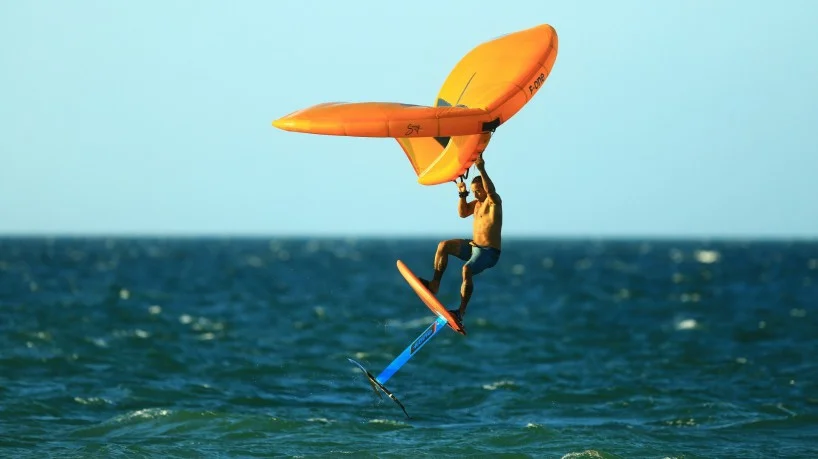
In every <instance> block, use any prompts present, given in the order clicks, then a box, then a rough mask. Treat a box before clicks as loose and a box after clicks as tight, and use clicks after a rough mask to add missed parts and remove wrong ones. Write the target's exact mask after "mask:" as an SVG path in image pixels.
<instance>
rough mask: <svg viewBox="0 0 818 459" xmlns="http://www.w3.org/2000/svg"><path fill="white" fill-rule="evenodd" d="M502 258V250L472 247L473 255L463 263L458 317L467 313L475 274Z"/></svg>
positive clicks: (460, 317)
mask: <svg viewBox="0 0 818 459" xmlns="http://www.w3.org/2000/svg"><path fill="white" fill-rule="evenodd" d="M499 258H500V252H499V251H497V250H494V249H485V248H481V247H474V248H473V249H472V256H471V258H470V259H469V261H467V262H466V264H464V265H463V284H462V285H461V287H460V309H459V310H458V313H459V314H458V315H459V317H458V319H461V320H462V318H463V316H465V315H466V308H467V307H468V304H469V300H470V299H471V294H472V292H473V291H474V282H473V281H472V279H473V278H474V276H476V275H478V274H480V273H481V272H483V271H485V270H486V269H489V268H491V267H493V266H494V265H496V264H497V260H498V259H499Z"/></svg>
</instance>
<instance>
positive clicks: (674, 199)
mask: <svg viewBox="0 0 818 459" xmlns="http://www.w3.org/2000/svg"><path fill="white" fill-rule="evenodd" d="M481 5H483V6H481ZM541 23H548V24H551V25H552V26H553V27H554V28H555V29H556V31H557V34H558V37H559V53H558V56H557V59H556V62H555V64H554V67H553V70H552V73H551V75H550V76H549V77H548V79H547V80H546V82H545V85H544V87H543V88H542V89H541V90H540V91H539V93H538V94H537V96H536V97H535V98H534V99H533V100H532V101H531V102H530V103H529V104H527V105H526V106H525V107H524V108H523V109H522V110H521V111H520V112H519V113H517V114H516V115H515V116H514V117H513V118H512V119H511V120H509V121H508V122H506V123H505V124H504V125H502V126H501V127H500V128H499V129H498V130H497V132H496V133H495V134H494V136H493V138H492V141H491V143H490V145H489V147H488V149H487V150H486V152H485V153H484V159H485V162H486V171H487V172H488V174H489V176H490V177H491V178H492V180H493V182H494V183H495V185H496V188H497V192H498V193H499V194H500V196H501V197H502V199H503V204H504V223H503V234H504V235H506V236H521V237H532V236H537V237H671V238H674V237H696V238H699V237H713V238H770V237H772V238H792V237H799V238H800V237H809V238H815V237H817V236H818V135H816V134H818V39H816V35H815V28H816V24H818V2H813V1H810V0H802V1H797V0H782V1H781V2H771V1H763V2H762V1H752V0H745V1H730V0H718V1H712V0H685V1H682V0H668V1H662V2H655V1H649V0H643V1H618V2H602V1H576V0H566V1H559V2H557V1H548V2H543V1H534V0H531V1H525V2H524V1H513V0H506V1H503V2H488V3H485V4H481V3H480V2H475V1H462V0H447V1H429V0H417V1H414V0H413V1H412V2H383V1H371V0H360V1H350V2H330V1H309V2H308V1H304V2H303V3H298V2H273V1H261V0H259V1H254V0H243V1H241V2H227V1H220V2H216V1H209V0H205V1H192V0H191V1H176V0H171V1H162V2H160V1H156V0H153V1H144V2H110V1H103V0H99V1H88V0H76V1H73V2H45V1H26V2H22V1H19V2H18V1H3V2H0V62H2V71H0V234H15V235H19V234H48V235H253V236H255V235H279V236H315V235H341V236H351V237H354V236H379V235H383V236H430V235H434V236H441V237H447V238H448V237H469V236H470V233H471V224H472V221H471V219H461V218H459V217H458V215H457V187H456V186H455V184H454V183H447V184H442V185H436V186H424V185H420V184H418V183H417V177H416V175H415V174H414V171H413V170H412V168H411V165H410V163H409V161H408V159H407V158H406V156H405V154H404V153H403V151H402V150H401V149H400V147H399V145H398V144H397V142H395V140H394V139H389V138H386V139H377V138H353V137H338V136H320V135H310V134H301V133H293V132H286V131H282V130H279V129H276V128H274V127H272V125H271V123H272V121H273V120H274V119H277V118H279V117H281V116H283V115H286V114H288V113H290V112H292V111H294V110H297V109H301V108H305V107H308V106H311V105H314V104H318V103H322V102H329V101H347V102H357V101H391V102H404V103H414V104H424V105H432V104H433V103H434V99H435V96H436V95H437V92H438V90H439V88H440V86H441V85H442V83H443V81H444V79H445V78H446V76H447V75H448V73H449V71H450V70H451V69H452V68H453V66H454V65H455V63H456V62H457V61H458V60H459V59H460V58H461V57H462V56H463V55H465V54H466V53H467V52H468V51H470V50H471V49H472V48H473V47H475V46H477V45H478V44H480V43H482V42H484V41H487V40H490V39H493V38H495V37H497V36H500V35H503V34H506V33H510V32H514V31H517V30H522V29H526V28H529V27H533V26H535V25H538V24H541ZM471 175H472V176H473V175H476V172H475V170H474V169H472V171H471Z"/></svg>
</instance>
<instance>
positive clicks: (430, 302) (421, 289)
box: [398, 260, 466, 335]
mask: <svg viewBox="0 0 818 459" xmlns="http://www.w3.org/2000/svg"><path fill="white" fill-rule="evenodd" d="M398 271H400V273H401V274H402V275H403V277H404V278H405V279H406V282H408V283H409V286H410V287H412V290H414V291H415V293H417V295H418V296H419V297H420V299H421V300H423V302H424V303H425V304H426V306H427V307H428V308H429V309H431V310H432V312H434V313H435V314H437V315H439V316H441V317H443V318H444V319H446V322H448V323H449V326H450V327H452V329H453V330H454V331H456V332H457V333H460V334H461V335H465V334H466V329H465V328H463V326H462V325H460V324H458V323H457V320H456V319H455V318H454V316H452V315H451V314H450V313H449V311H447V310H446V308H445V307H443V305H442V304H441V303H440V301H438V299H437V298H435V296H434V294H432V292H430V291H429V289H427V288H426V287H425V286H424V285H423V284H422V283H421V282H420V279H418V277H417V276H415V273H413V272H412V271H411V270H410V269H409V268H408V267H407V266H406V265H405V264H404V263H403V262H402V261H400V260H398Z"/></svg>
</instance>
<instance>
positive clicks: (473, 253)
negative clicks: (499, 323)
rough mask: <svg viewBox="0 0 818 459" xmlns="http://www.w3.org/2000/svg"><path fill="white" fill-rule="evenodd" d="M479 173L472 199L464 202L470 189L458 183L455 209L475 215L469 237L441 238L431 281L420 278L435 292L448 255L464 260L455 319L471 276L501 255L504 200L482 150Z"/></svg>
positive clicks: (462, 214)
mask: <svg viewBox="0 0 818 459" xmlns="http://www.w3.org/2000/svg"><path fill="white" fill-rule="evenodd" d="M474 165H475V166H477V170H478V171H479V172H480V175H478V176H477V177H474V179H472V182H471V190H472V192H473V193H474V197H475V199H474V200H473V201H471V202H466V196H468V195H469V192H468V191H467V190H466V184H465V183H464V182H462V181H461V182H459V183H458V184H457V187H458V190H459V192H460V201H459V202H458V204H457V213H458V215H460V218H466V217H468V216H469V215H474V233H473V235H472V239H449V240H446V241H441V242H440V243H439V244H438V246H437V253H435V263H434V268H435V273H434V277H433V278H432V280H431V281H428V280H426V279H422V278H421V279H420V280H421V282H422V283H423V285H425V286H426V287H427V288H428V289H429V291H430V292H432V293H434V294H437V291H438V289H439V288H440V279H441V278H442V277H443V272H444V271H445V270H446V265H447V263H448V260H449V255H454V256H456V257H457V258H460V259H461V260H463V261H465V262H466V263H465V264H464V265H463V283H462V285H461V287H460V308H459V309H457V310H451V311H449V312H451V313H452V315H453V316H454V317H455V318H456V319H457V320H458V321H461V322H462V320H463V317H464V316H465V315H466V306H467V305H468V303H469V299H470V298H471V293H472V290H473V288H474V285H473V283H472V278H473V277H474V276H476V275H478V274H480V273H481V272H483V271H485V270H486V269H489V268H491V267H492V266H494V265H495V264H497V260H499V258H500V239H501V237H500V232H501V229H502V226H503V201H502V200H501V199H500V196H499V195H498V194H497V191H495V189H494V184H493V183H492V182H491V179H490V178H489V176H488V174H486V169H485V161H483V155H482V153H481V154H480V155H479V156H478V157H477V159H476V160H475V161H474Z"/></svg>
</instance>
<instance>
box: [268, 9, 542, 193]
mask: <svg viewBox="0 0 818 459" xmlns="http://www.w3.org/2000/svg"><path fill="white" fill-rule="evenodd" d="M556 58H557V33H556V31H555V30H554V28H553V27H551V26H550V25H548V24H543V25H539V26H537V27H532V28H530V29H526V30H522V31H519V32H514V33H511V34H507V35H503V36H501V37H498V38H496V39H494V40H491V41H488V42H485V43H483V44H481V45H479V46H477V47H476V48H474V49H472V50H471V51H470V52H469V53H468V54H466V55H465V56H464V57H463V58H462V59H461V60H460V62H458V63H457V65H455V67H454V69H452V71H451V73H449V76H448V77H447V78H446V80H445V81H444V83H443V86H442V87H441V89H440V92H439V93H438V95H437V99H436V101H435V104H434V106H424V105H413V104H402V103H397V102H346V103H343V102H335V103H324V104H318V105H314V106H312V107H308V108H305V109H302V110H298V111H295V112H293V113H290V114H289V115H286V116H284V117H281V118H279V119H277V120H275V121H273V126H275V127H277V128H279V129H283V130H286V131H293V132H305V133H310V134H324V135H343V136H355V137H392V138H395V139H396V140H397V142H398V144H400V146H401V148H403V151H404V153H406V156H407V157H408V158H409V161H410V162H411V163H412V167H413V169H414V171H415V173H416V174H417V176H418V183H420V184H423V185H437V184H441V183H445V182H449V181H453V180H455V179H457V178H458V177H462V176H464V174H465V173H466V171H467V170H468V169H469V167H471V165H472V164H473V163H474V160H475V159H476V158H477V155H479V154H480V153H482V152H483V150H485V148H486V146H487V145H488V143H489V140H490V139H491V134H492V132H494V130H495V129H497V128H498V127H499V126H500V125H502V124H503V123H505V122H506V121H508V120H509V119H510V118H511V117H512V116H514V115H515V114H516V113H517V112H518V111H520V109H521V108H522V107H523V106H524V105H525V104H526V103H528V101H530V100H531V99H532V98H533V97H534V95H535V94H536V93H537V92H538V91H539V89H540V88H541V87H542V86H543V84H544V83H545V80H546V78H548V75H549V74H550V73H551V68H552V67H553V65H554V61H555V60H556Z"/></svg>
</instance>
